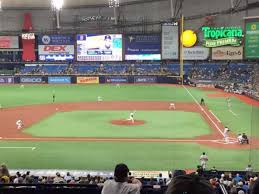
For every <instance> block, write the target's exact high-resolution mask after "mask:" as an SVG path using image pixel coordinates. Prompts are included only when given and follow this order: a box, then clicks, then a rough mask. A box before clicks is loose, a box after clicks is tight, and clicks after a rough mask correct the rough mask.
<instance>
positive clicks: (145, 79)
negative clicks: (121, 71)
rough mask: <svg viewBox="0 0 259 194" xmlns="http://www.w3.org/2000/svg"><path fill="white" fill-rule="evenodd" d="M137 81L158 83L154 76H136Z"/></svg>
mask: <svg viewBox="0 0 259 194" xmlns="http://www.w3.org/2000/svg"><path fill="white" fill-rule="evenodd" d="M134 80H135V83H156V82H157V79H156V77H154V76H136V77H134Z"/></svg>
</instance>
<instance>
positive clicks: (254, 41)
mask: <svg viewBox="0 0 259 194" xmlns="http://www.w3.org/2000/svg"><path fill="white" fill-rule="evenodd" d="M245 37H246V38H245V58H247V59H259V19H258V21H249V20H247V21H246V36H245Z"/></svg>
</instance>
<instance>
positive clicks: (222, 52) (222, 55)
mask: <svg viewBox="0 0 259 194" xmlns="http://www.w3.org/2000/svg"><path fill="white" fill-rule="evenodd" d="M242 59H243V47H241V46H240V47H218V48H212V60H242Z"/></svg>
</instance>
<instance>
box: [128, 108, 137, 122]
mask: <svg viewBox="0 0 259 194" xmlns="http://www.w3.org/2000/svg"><path fill="white" fill-rule="evenodd" d="M135 113H136V111H134V112H131V113H130V115H129V118H128V119H127V120H128V121H131V122H132V123H134V114H135Z"/></svg>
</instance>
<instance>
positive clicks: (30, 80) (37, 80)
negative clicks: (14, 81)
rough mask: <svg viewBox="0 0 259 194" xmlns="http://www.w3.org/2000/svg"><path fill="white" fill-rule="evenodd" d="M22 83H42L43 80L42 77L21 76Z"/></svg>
mask: <svg viewBox="0 0 259 194" xmlns="http://www.w3.org/2000/svg"><path fill="white" fill-rule="evenodd" d="M21 82H22V83H40V82H42V79H41V78H40V77H32V78H29V77H28V78H24V77H22V78H21Z"/></svg>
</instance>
